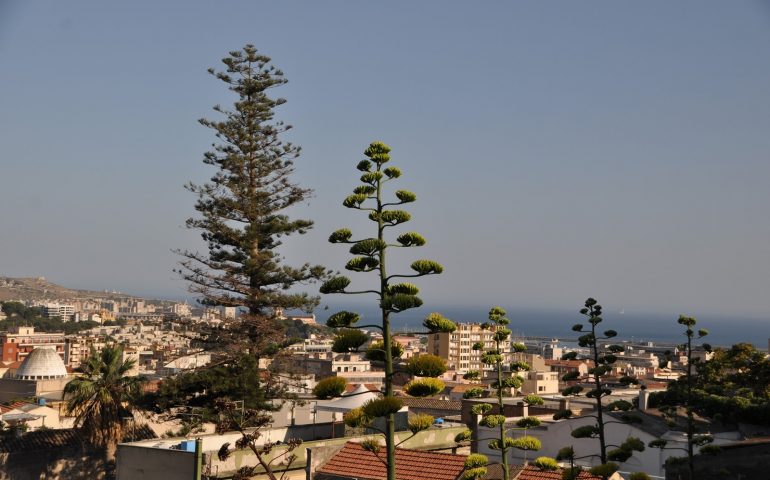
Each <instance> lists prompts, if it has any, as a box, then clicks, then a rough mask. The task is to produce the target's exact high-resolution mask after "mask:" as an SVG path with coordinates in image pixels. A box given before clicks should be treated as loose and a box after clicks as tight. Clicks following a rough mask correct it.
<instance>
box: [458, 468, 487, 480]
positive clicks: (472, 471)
mask: <svg viewBox="0 0 770 480" xmlns="http://www.w3.org/2000/svg"><path fill="white" fill-rule="evenodd" d="M486 475H487V467H476V468H469V469H467V470H465V471H464V472H463V475H462V477H461V478H462V480H476V479H479V478H484V477H485V476H486Z"/></svg>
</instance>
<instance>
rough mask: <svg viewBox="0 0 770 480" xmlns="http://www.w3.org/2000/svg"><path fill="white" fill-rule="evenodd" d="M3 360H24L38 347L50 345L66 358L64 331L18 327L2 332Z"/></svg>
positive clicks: (0, 334)
mask: <svg viewBox="0 0 770 480" xmlns="http://www.w3.org/2000/svg"><path fill="white" fill-rule="evenodd" d="M0 345H2V348H3V352H2V361H3V362H19V361H22V360H24V359H25V358H26V357H27V355H29V353H30V352H32V350H34V349H35V348H36V347H48V348H51V349H54V350H56V353H58V354H59V356H60V357H61V358H62V360H64V355H65V354H64V351H65V349H64V332H55V333H42V332H35V327H16V328H14V329H12V330H11V331H9V332H0Z"/></svg>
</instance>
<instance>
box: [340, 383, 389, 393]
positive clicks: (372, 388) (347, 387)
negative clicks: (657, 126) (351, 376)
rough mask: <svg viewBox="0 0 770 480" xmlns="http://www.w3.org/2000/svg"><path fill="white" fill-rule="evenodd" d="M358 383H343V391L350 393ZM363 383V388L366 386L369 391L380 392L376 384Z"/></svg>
mask: <svg viewBox="0 0 770 480" xmlns="http://www.w3.org/2000/svg"><path fill="white" fill-rule="evenodd" d="M358 385H359V384H358V383H349V384H347V385H345V393H350V392H352V391H354V390H355V389H356V388H358ZM363 385H364V388H366V389H367V390H369V391H370V392H377V393H380V388H379V387H377V385H374V384H372V383H364V384H363Z"/></svg>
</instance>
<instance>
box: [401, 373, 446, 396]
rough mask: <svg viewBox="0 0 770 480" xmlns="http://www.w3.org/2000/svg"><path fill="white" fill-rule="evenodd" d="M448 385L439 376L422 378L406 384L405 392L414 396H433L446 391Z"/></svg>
mask: <svg viewBox="0 0 770 480" xmlns="http://www.w3.org/2000/svg"><path fill="white" fill-rule="evenodd" d="M444 388H446V385H444V382H442V381H441V380H439V379H438V378H421V379H419V380H412V381H411V382H409V383H407V384H406V385H404V392H406V394H407V395H410V396H412V397H431V396H433V395H437V394H439V393H441V392H443V391H444Z"/></svg>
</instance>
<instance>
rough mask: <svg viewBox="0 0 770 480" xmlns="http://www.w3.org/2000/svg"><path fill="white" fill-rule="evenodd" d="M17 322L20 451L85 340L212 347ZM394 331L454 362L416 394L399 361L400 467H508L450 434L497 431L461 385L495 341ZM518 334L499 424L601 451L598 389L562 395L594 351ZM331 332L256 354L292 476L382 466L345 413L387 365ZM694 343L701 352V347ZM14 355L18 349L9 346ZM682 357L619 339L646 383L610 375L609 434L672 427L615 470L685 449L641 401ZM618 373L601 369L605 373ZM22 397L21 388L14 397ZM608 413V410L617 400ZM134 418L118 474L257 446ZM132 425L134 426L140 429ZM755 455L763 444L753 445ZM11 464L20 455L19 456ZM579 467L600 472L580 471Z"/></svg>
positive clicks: (346, 477) (719, 436)
mask: <svg viewBox="0 0 770 480" xmlns="http://www.w3.org/2000/svg"><path fill="white" fill-rule="evenodd" d="M23 328H26V330H23V329H18V330H17V331H16V332H6V333H5V334H2V333H0V340H2V341H3V342H4V343H3V349H4V355H5V350H6V348H7V345H8V344H13V345H12V347H11V349H10V350H8V352H9V353H8V355H9V360H13V361H9V362H5V361H4V362H3V363H0V420H1V421H2V422H3V424H4V425H6V426H9V427H14V426H18V427H22V426H23V430H26V431H28V432H31V433H26V434H24V436H23V437H21V438H33V437H34V438H38V439H39V440H36V441H35V442H32V441H27V442H21V441H20V440H18V439H17V440H14V441H16V442H17V443H13V442H11V441H10V440H8V435H5V437H6V439H5V440H3V439H2V438H0V457H1V456H3V455H5V456H6V458H7V459H11V460H12V459H13V458H15V457H14V455H18V454H20V452H18V451H15V450H14V448H15V449H16V450H19V449H21V450H23V452H24V453H25V454H29V453H30V451H32V450H34V449H35V448H43V449H48V450H49V451H50V450H51V445H54V444H55V442H54V440H52V439H59V440H56V441H59V442H60V443H61V440H60V438H61V437H62V436H63V435H64V433H63V432H65V431H68V430H70V429H71V427H72V419H71V418H67V417H66V416H65V415H64V414H63V411H64V410H63V398H62V391H63V388H64V385H66V383H67V381H69V379H71V378H72V375H74V374H76V372H75V370H74V368H73V363H76V362H77V359H78V358H80V359H82V358H83V357H82V355H83V353H82V352H83V351H84V350H85V349H86V348H87V349H88V350H89V351H90V349H91V348H99V346H100V345H104V344H106V342H118V343H122V344H123V345H126V347H125V349H124V352H125V353H124V354H125V355H127V356H131V358H134V359H135V360H136V365H137V368H136V372H135V373H136V374H140V373H141V374H145V375H149V376H150V377H152V378H153V379H154V380H153V382H154V383H155V384H157V382H158V381H162V380H163V378H166V377H168V376H170V375H175V374H177V373H180V372H183V371H187V370H190V369H196V368H201V367H203V366H205V365H206V364H207V363H209V362H210V361H211V356H210V355H209V354H205V353H202V352H196V351H194V350H193V349H191V348H190V346H189V340H188V341H187V342H185V341H184V340H183V338H185V336H184V335H182V334H180V333H179V332H178V331H177V329H174V328H170V329H169V328H166V327H163V326H162V325H143V324H142V323H141V322H132V324H129V325H124V326H115V327H101V329H104V328H108V329H109V330H100V329H96V330H94V331H91V332H88V333H86V334H83V335H79V336H78V337H77V338H69V337H68V338H60V337H58V336H55V335H56V334H53V335H54V336H51V334H43V336H36V333H37V332H34V330H33V329H30V327H23ZM3 335H5V336H3ZM442 335H443V337H442ZM395 340H396V341H397V342H398V343H399V344H401V346H402V347H403V350H404V354H403V355H402V360H403V359H408V358H410V357H412V356H417V355H425V354H433V355H438V356H440V357H442V358H443V359H444V360H445V362H446V364H447V367H448V370H447V371H446V373H444V375H443V376H442V379H443V380H444V382H445V385H446V388H445V389H444V391H442V392H440V393H439V394H438V395H435V396H434V397H429V398H412V397H409V396H408V395H406V394H405V393H403V392H401V391H400V389H398V386H403V385H404V384H405V383H406V382H408V381H409V380H410V379H411V377H410V375H409V374H408V373H406V372H405V371H399V372H397V374H396V376H395V377H394V381H395V383H396V385H397V393H396V394H397V395H399V396H400V397H401V398H402V400H403V405H404V406H403V408H402V410H401V411H400V412H399V413H398V414H397V415H396V426H397V430H398V431H397V436H398V438H399V439H400V440H399V441H400V442H402V443H401V444H400V447H399V449H398V451H397V460H396V461H397V465H398V471H399V472H400V473H398V475H399V476H398V478H399V479H426V480H427V479H428V478H431V479H447V480H449V479H452V480H459V479H462V478H463V475H464V471H465V469H466V467H465V460H466V459H467V458H468V455H470V454H475V453H480V454H484V455H486V456H487V457H488V458H489V460H490V462H491V463H492V464H493V466H491V467H490V468H489V469H488V471H487V474H486V476H485V477H484V478H487V479H498V478H502V475H501V471H500V469H499V468H497V467H495V466H494V464H497V463H500V462H501V460H502V459H501V456H500V451H499V450H495V449H492V448H490V447H489V445H488V442H472V443H470V444H458V443H457V441H456V439H455V437H456V436H457V435H458V433H460V432H464V431H465V430H466V429H468V428H470V429H471V430H472V431H473V432H474V438H490V437H493V436H494V435H495V434H496V432H495V431H490V430H489V429H487V428H486V427H484V426H483V425H482V424H481V423H480V422H479V420H480V418H479V417H478V416H477V415H475V414H474V413H473V406H474V405H475V404H477V403H479V402H488V403H494V402H495V400H496V399H490V398H484V396H483V395H482V398H466V397H467V396H468V395H466V392H468V391H469V390H470V389H481V390H482V391H484V394H485V395H486V396H491V395H492V394H493V391H492V389H491V387H490V384H491V382H492V375H489V374H488V373H489V372H488V367H487V366H485V365H483V364H482V363H479V361H478V359H477V358H475V357H474V354H472V353H471V352H472V351H473V350H472V349H471V348H470V345H472V344H473V343H476V342H479V341H481V342H488V341H489V339H487V338H485V337H484V334H483V331H481V330H480V329H479V328H478V327H477V326H476V325H474V324H467V325H461V326H460V328H459V329H458V331H457V332H455V333H453V334H438V335H430V336H428V337H427V338H425V337H422V338H421V337H417V336H407V335H400V336H396V337H395ZM526 343H527V346H528V347H529V348H528V350H527V351H526V352H513V351H506V352H504V354H505V360H506V362H523V363H526V364H527V365H528V366H529V371H522V372H518V375H520V376H521V377H522V378H523V383H522V387H521V388H520V389H517V390H516V391H514V392H512V393H513V395H512V396H508V397H506V398H505V407H504V409H503V411H502V412H498V413H500V414H502V415H504V416H505V418H506V425H508V426H510V427H511V428H514V431H515V426H516V422H517V421H518V420H520V419H521V418H524V417H537V418H538V419H540V421H541V424H540V425H539V426H537V427H534V428H531V429H529V430H528V431H526V432H518V433H514V436H517V435H519V434H521V435H523V434H524V433H526V434H527V435H531V436H534V437H537V438H538V439H540V441H541V443H542V449H541V450H540V451H538V452H536V455H537V456H541V455H542V456H548V457H556V456H557V453H558V451H559V449H561V448H562V447H565V446H571V447H573V449H574V451H575V456H576V457H577V458H582V459H581V460H579V461H578V462H577V464H578V465H580V466H585V467H589V466H591V465H593V464H595V463H596V459H595V458H593V457H591V455H592V454H594V453H596V450H597V444H596V440H595V439H590V438H588V439H576V438H573V437H572V435H571V432H572V431H573V430H575V429H576V428H579V427H581V426H584V425H589V424H592V423H593V422H594V420H593V418H592V417H591V416H590V415H591V413H592V411H593V409H594V408H595V402H594V400H592V399H589V398H586V397H583V396H572V397H564V396H562V395H561V394H560V391H561V390H562V389H564V388H565V387H566V386H570V385H574V384H581V383H584V384H586V385H588V384H589V382H590V381H591V380H592V377H591V375H590V369H591V368H592V367H593V363H592V361H591V360H588V359H586V358H582V359H581V358H580V357H579V358H578V359H576V360H561V355H562V354H563V353H565V352H566V351H568V350H570V346H569V345H560V344H559V343H558V342H555V341H552V342H548V341H546V342H526ZM332 344H333V340H332V339H331V338H329V337H325V336H311V338H309V339H307V340H304V341H302V342H300V343H298V344H295V345H293V346H291V347H290V348H289V351H288V354H287V355H281V356H278V357H276V358H274V359H271V360H264V364H263V365H262V366H263V367H264V368H270V369H273V370H274V371H277V372H287V373H291V374H292V375H291V378H292V384H291V388H290V391H292V393H294V394H295V397H296V398H295V399H294V400H293V401H291V402H286V403H283V404H276V410H275V411H274V412H272V417H273V423H272V425H271V426H270V428H268V429H263V430H262V431H261V432H260V433H261V435H260V436H259V440H258V443H262V444H265V445H268V444H269V445H273V450H274V454H276V455H278V454H280V453H281V451H282V449H287V448H290V446H289V445H291V444H292V442H291V440H293V439H300V440H302V441H303V443H302V445H301V446H300V447H299V448H297V449H296V450H295V451H293V452H292V453H293V456H292V458H293V461H292V462H290V463H287V464H285V465H283V466H281V467H280V468H281V475H283V478H286V479H300V478H301V479H308V480H310V479H319V480H352V479H360V480H380V479H384V478H385V470H384V466H383V464H382V462H381V460H380V459H379V458H378V457H377V455H376V454H374V453H372V452H371V451H369V450H366V449H363V448H362V447H361V443H362V442H364V441H365V440H371V439H372V438H379V437H377V433H376V432H375V431H373V430H366V429H360V428H358V429H356V428H351V427H349V426H346V425H345V423H344V421H343V416H344V414H345V413H346V412H349V411H351V410H353V409H355V408H359V407H361V406H362V405H363V404H364V403H365V402H366V401H367V400H369V399H372V398H377V397H378V396H380V395H381V393H380V392H381V390H382V387H383V382H384V372H383V371H382V369H381V368H379V367H378V365H377V364H376V363H374V364H373V363H372V362H370V361H369V360H367V359H366V356H365V354H364V353H361V352H347V353H335V352H333V351H332ZM75 347H76V348H77V350H79V351H76V350H75V349H74V348H75ZM664 348H665V350H664ZM365 349H366V346H363V347H362V348H361V350H362V351H365ZM658 350H660V351H658ZM702 354H703V355H706V353H705V352H703V353H702ZM13 355H15V357H13V358H11V356H13ZM4 360H5V357H4ZM67 360H69V364H68V362H67ZM685 361H686V359H684V358H682V357H681V356H679V355H678V351H676V349H669V348H666V347H655V346H652V345H647V346H645V347H641V346H636V345H628V346H627V348H626V351H624V352H621V353H620V354H619V355H618V361H617V362H616V364H615V366H614V368H615V371H614V372H613V375H614V376H616V377H618V378H619V377H621V376H626V375H631V376H634V377H636V378H638V379H639V380H640V383H641V386H639V385H638V386H634V387H631V388H627V387H625V386H620V384H619V383H618V386H617V388H614V389H613V393H612V396H611V397H610V398H609V399H607V400H606V401H607V402H611V401H614V400H626V401H628V402H629V403H632V404H634V405H636V406H637V407H638V414H639V415H638V416H639V420H638V421H636V422H634V423H627V422H622V421H617V422H611V423H610V424H609V425H608V426H607V438H608V443H611V444H619V443H621V442H622V441H623V440H624V439H626V438H628V437H636V438H639V439H640V440H642V441H643V442H644V443H645V444H647V443H648V442H649V441H651V440H655V439H660V438H662V439H665V440H667V441H668V445H669V448H667V449H665V450H661V449H652V448H648V449H646V450H645V451H643V452H638V453H635V454H634V455H633V456H632V457H631V458H630V459H628V460H627V461H626V462H624V463H622V464H621V465H620V470H619V472H618V473H616V474H615V476H614V477H613V478H616V479H621V478H628V474H629V472H638V471H643V472H646V473H648V474H649V475H650V476H651V477H652V478H665V477H666V467H665V464H666V459H667V458H668V457H671V456H681V451H677V450H676V449H677V448H684V447H685V446H686V441H687V439H686V436H685V435H684V434H683V433H682V432H681V430H680V429H676V428H672V427H671V426H670V425H669V424H668V423H667V421H666V420H665V419H664V418H662V417H661V416H660V414H659V412H657V410H656V409H651V408H648V404H649V396H650V394H651V392H654V391H657V390H663V389H665V386H666V384H667V382H669V381H671V380H672V379H675V378H677V377H678V376H679V375H680V372H681V371H682V368H683V366H684V362H685ZM473 370H478V371H479V373H480V374H479V375H478V376H473V378H469V379H466V378H465V377H467V376H466V375H465V374H467V373H468V372H470V371H473ZM571 372H577V378H576V379H574V380H570V382H569V383H566V382H564V381H562V379H561V378H562V376H563V375H564V374H566V373H571ZM510 374H515V372H513V373H510ZM613 375H610V376H608V377H606V378H607V379H608V380H609V382H610V384H611V383H612V379H613ZM329 377H341V378H344V379H345V381H346V384H347V389H346V391H345V393H344V394H343V395H342V396H341V397H339V398H335V399H330V400H319V399H317V398H315V397H313V395H312V389H313V387H314V386H315V385H316V383H317V382H318V381H319V380H321V379H324V378H329ZM297 380H299V381H297ZM528 394H536V395H538V396H540V397H541V398H543V399H544V402H545V403H544V405H539V406H535V405H528V404H527V403H525V402H524V401H523V399H524V396H525V395H528ZM19 398H25V399H28V400H26V401H18V399H19ZM567 409H568V410H571V411H572V412H573V417H572V418H567V419H560V420H554V414H555V413H556V412H560V411H564V410H567ZM420 414H428V415H431V416H433V417H434V419H435V423H434V425H433V427H432V428H430V429H428V430H426V431H422V432H420V433H418V434H416V435H412V434H411V432H409V430H408V420H409V418H410V417H412V416H414V415H420ZM608 415H610V417H612V416H613V415H617V414H615V413H608ZM618 420H620V419H618ZM133 422H134V425H135V426H136V430H135V431H134V432H133V435H132V436H131V437H129V438H127V439H126V440H128V441H126V442H125V443H122V444H120V445H119V446H118V450H117V458H116V464H115V474H116V475H117V478H118V479H119V480H134V479H137V480H138V479H148V480H152V479H156V478H157V479H162V480H174V479H176V478H179V479H182V478H185V479H189V478H191V477H192V478H211V479H214V478H221V479H225V478H233V476H237V472H238V471H239V470H240V469H241V468H242V467H244V466H253V465H256V462H257V460H256V458H255V457H254V456H253V455H251V454H250V452H249V451H248V450H242V449H241V450H239V449H235V450H234V452H235V453H237V454H236V455H229V456H222V455H220V453H221V449H222V446H223V445H224V444H230V450H233V449H234V447H233V446H234V445H236V444H237V438H238V436H239V435H240V434H238V433H217V432H215V431H214V428H213V425H203V426H201V428H200V429H198V430H195V431H192V432H190V433H189V434H188V435H186V436H184V437H173V436H172V437H168V432H169V431H173V430H175V429H176V428H175V427H178V426H179V425H177V424H175V423H174V421H171V422H170V423H169V421H168V420H167V419H166V420H161V419H159V418H156V417H153V416H152V415H148V414H142V415H137V416H136V417H135V418H134V420H133ZM706 428H707V429H708V430H709V433H711V434H712V435H713V436H714V438H715V442H714V443H715V444H717V445H722V446H725V447H726V448H727V449H728V450H729V448H733V447H735V446H736V445H744V444H746V442H747V439H750V440H749V442H750V444H751V445H752V448H758V445H760V446H761V445H762V442H761V439H762V438H763V437H762V433H763V432H757V431H756V430H754V431H749V430H748V429H746V428H745V426H729V427H725V426H711V425H707V426H706ZM16 431H19V432H20V431H22V429H21V428H18V429H16ZM140 431H141V432H142V433H141V434H140V433H137V432H140ZM57 432H62V433H57ZM768 433H770V432H768ZM46 439H48V440H46ZM196 439H198V440H199V441H198V442H197V444H198V445H199V448H198V453H199V454H200V455H196V450H195V444H196V442H195V441H194V440H196ZM51 442H54V443H51ZM13 445H17V446H16V447H13ZM57 445H58V444H57ZM63 445H64V444H62V448H63ZM769 445H770V444H769ZM4 449H5V450H4ZM30 449H32V450H30ZM768 450H770V447H768ZM768 456H770V452H768ZM533 457H534V455H533V452H526V451H522V450H517V449H511V450H510V451H509V458H508V462H509V464H510V465H514V466H515V467H514V468H513V470H512V471H511V476H510V478H514V479H517V480H529V479H532V480H534V479H550V478H553V479H554V480H556V479H558V478H561V472H560V471H558V470H557V471H551V472H547V471H542V470H540V469H539V468H538V467H536V466H535V465H533V464H532V463H531V461H532V460H533ZM754 458H764V457H762V455H754ZM768 461H770V460H768ZM32 463H34V461H32ZM17 464H18V465H22V466H23V465H26V464H25V463H24V462H17ZM563 466H564V465H563ZM19 468H21V467H19ZM22 470H23V469H22ZM22 470H18V471H17V473H18V472H20V471H22ZM54 470H55V471H56V472H57V473H56V476H55V477H51V478H62V479H64V478H82V477H79V476H78V474H77V472H76V471H75V470H71V469H70V470H68V469H67V468H61V465H60V466H59V467H57V468H55V469H54ZM54 470H51V471H54ZM68 472H69V473H68ZM196 475H197V477H196ZM17 476H18V475H17ZM18 478H23V477H18ZM256 478H260V477H259V476H257V477H256ZM579 478H581V479H592V478H598V477H593V476H591V475H590V474H589V473H588V472H587V471H586V472H584V473H582V474H581V476H580V477H579Z"/></svg>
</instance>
